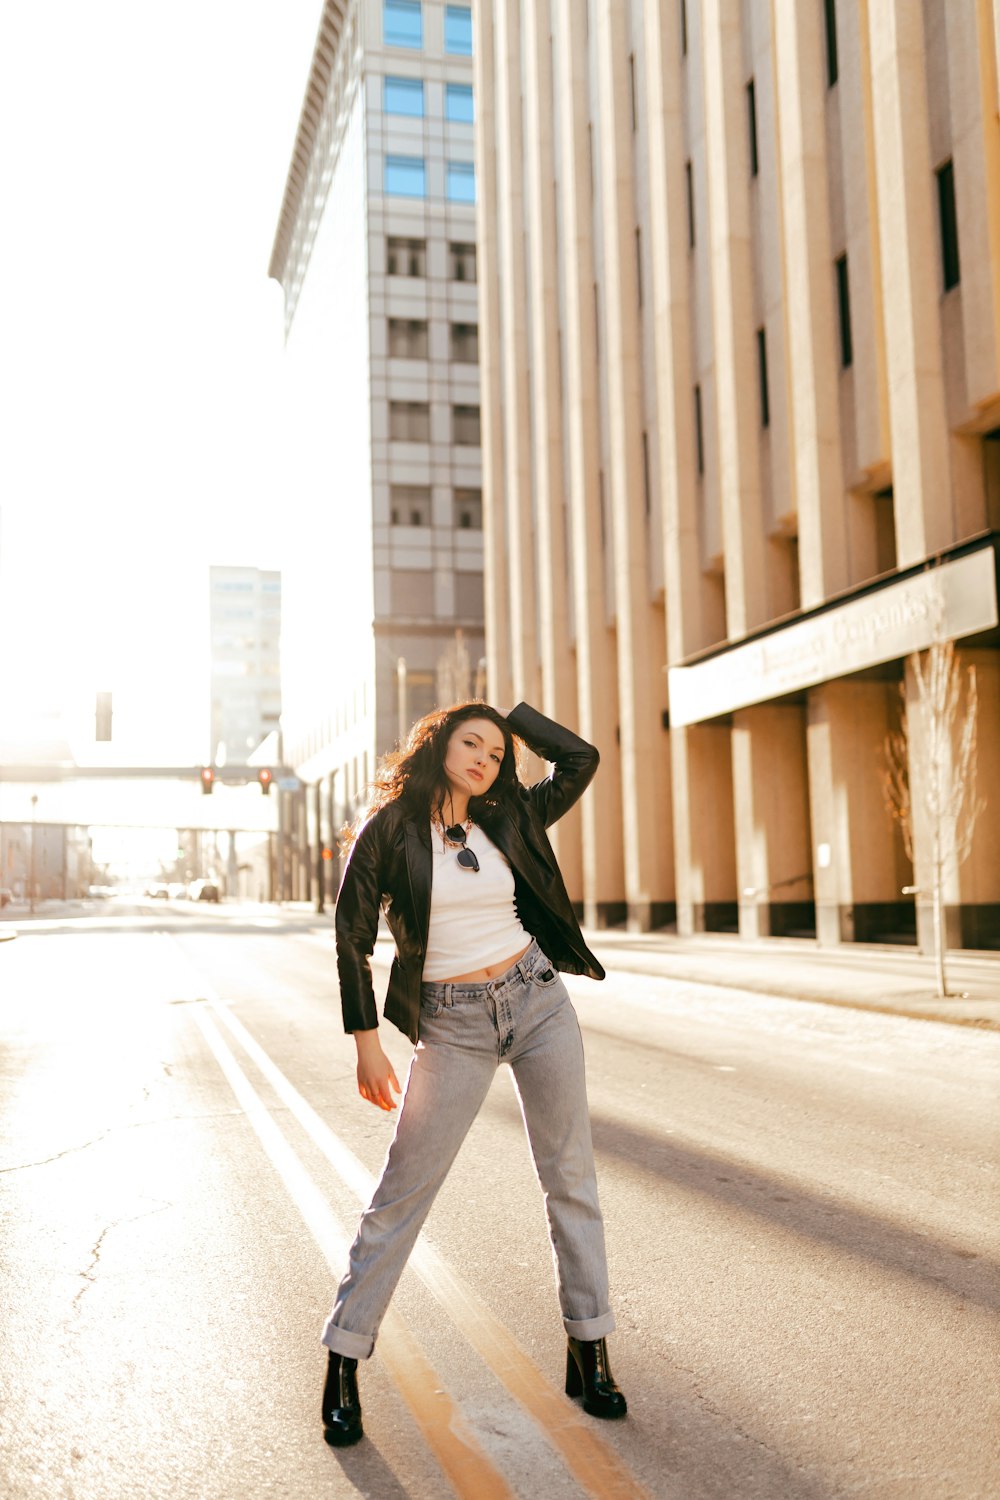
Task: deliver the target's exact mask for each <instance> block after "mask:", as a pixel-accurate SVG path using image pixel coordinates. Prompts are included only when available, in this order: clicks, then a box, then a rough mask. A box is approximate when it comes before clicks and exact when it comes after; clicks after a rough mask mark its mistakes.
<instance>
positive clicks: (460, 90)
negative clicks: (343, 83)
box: [382, 77, 475, 125]
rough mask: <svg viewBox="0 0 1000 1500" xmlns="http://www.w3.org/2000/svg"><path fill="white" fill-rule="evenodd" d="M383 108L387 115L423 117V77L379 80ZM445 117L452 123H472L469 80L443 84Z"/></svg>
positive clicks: (470, 85) (473, 119)
mask: <svg viewBox="0 0 1000 1500" xmlns="http://www.w3.org/2000/svg"><path fill="white" fill-rule="evenodd" d="M382 109H383V112H384V113H385V114H387V115H405V116H407V118H409V119H411V120H422V119H423V118H424V115H425V113H426V106H425V103H424V80H423V79H422V78H389V77H386V78H384V79H383V80H382ZM444 117H445V119H446V120H449V121H450V122H451V123H452V124H454V125H472V124H473V123H474V121H475V113H474V108H473V102H472V84H471V83H446V84H445V86H444Z"/></svg>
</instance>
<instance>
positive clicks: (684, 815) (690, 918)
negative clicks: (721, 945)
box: [670, 724, 737, 937]
mask: <svg viewBox="0 0 1000 1500" xmlns="http://www.w3.org/2000/svg"><path fill="white" fill-rule="evenodd" d="M670 758H671V764H672V768H673V791H674V840H675V849H676V859H677V931H678V933H679V934H680V936H682V937H689V936H690V935H691V934H692V933H695V932H707V931H711V930H713V929H714V928H717V927H718V926H719V925H720V924H724V925H729V923H730V922H735V919H736V912H737V899H736V850H735V836H734V830H733V764H732V748H731V743H730V731H729V728H728V726H727V725H725V724H692V725H690V726H689V727H688V728H686V729H672V730H671V731H670Z"/></svg>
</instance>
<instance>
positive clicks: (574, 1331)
mask: <svg viewBox="0 0 1000 1500" xmlns="http://www.w3.org/2000/svg"><path fill="white" fill-rule="evenodd" d="M563 1327H564V1328H565V1330H566V1332H567V1333H568V1334H569V1337H570V1338H571V1339H583V1341H584V1342H585V1343H592V1342H593V1341H594V1340H595V1339H603V1338H606V1337H607V1335H608V1334H609V1333H614V1331H615V1315H614V1313H613V1312H606V1313H602V1314H601V1316H600V1317H599V1318H563Z"/></svg>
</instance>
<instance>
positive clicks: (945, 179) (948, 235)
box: [937, 159, 960, 292]
mask: <svg viewBox="0 0 1000 1500" xmlns="http://www.w3.org/2000/svg"><path fill="white" fill-rule="evenodd" d="M937 185H938V213H939V215H940V219H941V265H942V269H943V271H944V289H945V291H946V292H949V291H951V288H952V287H953V286H958V283H959V278H960V273H959V265H958V214H957V212H956V209H955V169H954V166H953V165H952V162H951V160H950V159H949V160H948V161H946V162H945V163H944V165H943V166H940V167H938V169H937Z"/></svg>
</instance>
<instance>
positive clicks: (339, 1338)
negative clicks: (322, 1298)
mask: <svg viewBox="0 0 1000 1500" xmlns="http://www.w3.org/2000/svg"><path fill="white" fill-rule="evenodd" d="M597 1336H599V1335H595V1337H597ZM320 1342H321V1343H323V1344H325V1345H326V1347H327V1348H328V1349H332V1350H333V1352H334V1354H342V1355H343V1356H344V1358H345V1359H371V1357H372V1351H373V1349H374V1348H375V1340H374V1338H373V1337H372V1336H371V1334H370V1333H351V1331H350V1329H348V1328H338V1327H337V1325H336V1324H335V1323H327V1325H326V1327H325V1328H324V1329H323V1337H322V1339H321V1340H320Z"/></svg>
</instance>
